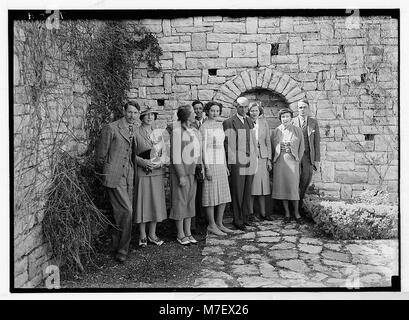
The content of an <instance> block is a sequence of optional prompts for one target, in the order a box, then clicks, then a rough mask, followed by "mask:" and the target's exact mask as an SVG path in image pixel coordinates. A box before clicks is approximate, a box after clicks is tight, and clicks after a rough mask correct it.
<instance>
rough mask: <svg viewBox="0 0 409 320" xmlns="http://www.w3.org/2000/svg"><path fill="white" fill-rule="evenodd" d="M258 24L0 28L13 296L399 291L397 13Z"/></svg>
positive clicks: (239, 18)
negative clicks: (1, 33)
mask: <svg viewBox="0 0 409 320" xmlns="http://www.w3.org/2000/svg"><path fill="white" fill-rule="evenodd" d="M272 6H273V4H269V5H267V4H266V6H265V8H259V7H258V8H254V9H252V8H251V7H250V6H249V7H248V8H247V9H245V8H242V9H240V8H239V9H237V8H230V9H229V8H222V9H215V8H214V9H174V10H170V9H147V10H142V9H137V8H134V7H133V8H130V9H117V10H114V9H109V10H101V9H98V8H96V9H87V10H71V9H63V8H61V9H53V10H46V8H43V9H33V10H31V9H24V10H21V9H20V10H16V9H9V10H8V19H9V20H8V26H9V30H8V34H9V38H8V46H9V47H8V59H9V116H10V120H9V121H10V123H9V124H10V127H9V144H10V149H9V150H10V164H9V165H10V197H11V199H10V232H11V233H10V291H11V292H14V293H25V292H31V291H39V292H43V291H44V292H53V293H58V292H70V291H74V292H82V291H84V292H87V290H94V291H93V292H115V291H117V290H120V291H121V292H144V291H145V292H155V291H160V292H250V291H251V292H281V291H294V292H305V291H306V292H308V291H313V292H346V293H352V292H368V291H372V292H373V291H379V292H380V291H382V292H399V291H401V289H402V283H401V280H402V274H401V260H400V255H401V246H400V241H401V232H402V230H401V217H402V213H401V211H400V201H401V197H404V196H405V194H404V193H403V194H402V193H401V192H400V166H401V164H402V162H401V161H400V131H399V128H400V127H399V121H400V116H401V115H400V112H401V110H400V92H401V90H400V57H401V56H400V54H399V52H400V51H399V48H400V40H401V37H400V23H401V21H400V13H401V11H400V9H399V8H395V9H393V8H389V9H378V8H361V9H360V8H356V9H348V8H344V9H343V8H337V9H331V8H327V9H325V8H319V9H318V8H317V9H312V8H311V9H302V6H301V4H300V7H299V8H296V9H292V8H288V9H286V8H273V7H272ZM403 59H405V57H403ZM401 125H402V126H403V127H404V126H405V125H406V124H405V123H402V122H401Z"/></svg>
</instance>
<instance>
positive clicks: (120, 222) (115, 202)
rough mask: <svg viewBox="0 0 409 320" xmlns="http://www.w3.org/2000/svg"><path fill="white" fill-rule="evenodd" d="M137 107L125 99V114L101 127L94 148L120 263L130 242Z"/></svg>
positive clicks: (113, 240) (114, 248)
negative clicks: (106, 193)
mask: <svg viewBox="0 0 409 320" xmlns="http://www.w3.org/2000/svg"><path fill="white" fill-rule="evenodd" d="M139 110H140V107H139V104H138V103H137V102H134V101H128V102H127V103H126V105H125V106H124V109H123V114H124V116H123V117H122V118H120V119H119V120H117V121H114V122H112V123H110V124H108V125H107V126H105V127H104V128H103V129H102V132H101V138H100V140H99V142H98V145H97V150H96V163H97V166H98V167H99V168H100V169H102V184H103V185H104V186H105V187H106V188H107V191H108V196H109V200H110V202H111V205H112V210H113V216H114V220H115V223H116V226H117V228H118V229H117V230H115V231H114V234H113V235H112V249H113V250H114V251H115V258H116V259H117V260H118V261H119V262H125V260H126V258H127V255H128V249H129V244H130V242H131V231H132V198H133V185H134V163H133V158H134V152H135V147H136V145H135V139H134V132H135V129H136V119H137V118H138V116H139Z"/></svg>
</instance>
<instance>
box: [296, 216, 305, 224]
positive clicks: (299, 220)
mask: <svg viewBox="0 0 409 320" xmlns="http://www.w3.org/2000/svg"><path fill="white" fill-rule="evenodd" d="M295 222H297V223H298V224H304V223H306V221H305V219H304V218H303V217H299V218H295Z"/></svg>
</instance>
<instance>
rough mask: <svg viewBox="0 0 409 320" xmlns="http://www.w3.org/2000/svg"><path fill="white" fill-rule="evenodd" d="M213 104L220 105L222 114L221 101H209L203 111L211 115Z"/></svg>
mask: <svg viewBox="0 0 409 320" xmlns="http://www.w3.org/2000/svg"><path fill="white" fill-rule="evenodd" d="M213 106H218V107H219V111H220V114H222V110H223V105H222V104H221V103H220V102H216V101H209V102H208V103H206V104H205V106H204V108H203V111H204V112H205V113H206V115H209V111H210V109H211V107H213Z"/></svg>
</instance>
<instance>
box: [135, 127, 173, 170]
mask: <svg viewBox="0 0 409 320" xmlns="http://www.w3.org/2000/svg"><path fill="white" fill-rule="evenodd" d="M135 141H136V150H135V163H136V164H137V169H136V171H137V174H138V176H139V177H147V176H157V175H162V174H165V168H164V167H162V168H158V169H153V170H152V171H151V172H150V173H146V172H145V171H144V170H143V168H144V167H145V161H146V158H144V157H141V156H139V155H140V154H141V153H143V152H149V150H151V149H152V148H153V143H152V141H151V139H150V138H149V136H148V135H147V132H146V130H143V128H142V127H139V128H138V129H137V130H136V131H135ZM163 152H166V150H165V149H164V150H163Z"/></svg>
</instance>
